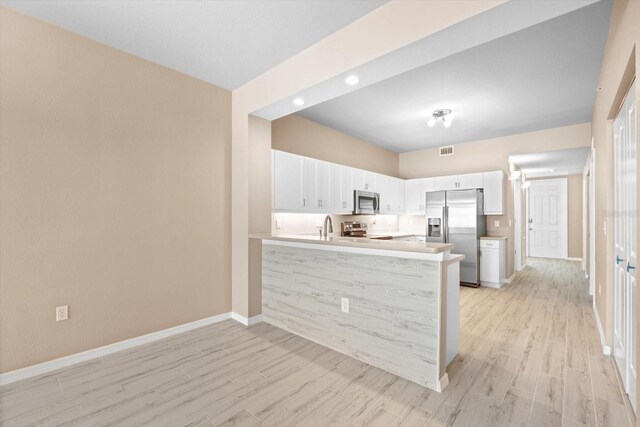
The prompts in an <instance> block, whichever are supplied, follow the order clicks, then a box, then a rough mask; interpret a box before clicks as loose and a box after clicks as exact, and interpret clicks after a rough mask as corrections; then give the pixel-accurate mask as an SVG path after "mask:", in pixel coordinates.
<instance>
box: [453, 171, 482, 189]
mask: <svg viewBox="0 0 640 427" xmlns="http://www.w3.org/2000/svg"><path fill="white" fill-rule="evenodd" d="M483 187H484V174H483V173H482V172H480V173H468V174H465V175H458V190H472V189H474V188H483Z"/></svg>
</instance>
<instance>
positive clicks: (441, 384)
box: [436, 372, 449, 393]
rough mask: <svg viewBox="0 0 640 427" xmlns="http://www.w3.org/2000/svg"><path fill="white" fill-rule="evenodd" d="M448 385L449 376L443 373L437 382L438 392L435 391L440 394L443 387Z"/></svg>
mask: <svg viewBox="0 0 640 427" xmlns="http://www.w3.org/2000/svg"><path fill="white" fill-rule="evenodd" d="M448 385H449V374H448V373H446V372H445V373H444V375H443V376H442V378H440V380H439V381H438V390H436V391H437V392H439V393H442V390H444V389H445V387H446V386H448Z"/></svg>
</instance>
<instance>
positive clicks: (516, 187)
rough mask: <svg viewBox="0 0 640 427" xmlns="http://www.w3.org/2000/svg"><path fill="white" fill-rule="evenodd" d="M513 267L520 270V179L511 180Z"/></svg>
mask: <svg viewBox="0 0 640 427" xmlns="http://www.w3.org/2000/svg"><path fill="white" fill-rule="evenodd" d="M513 242H514V245H513V246H514V258H513V268H514V269H515V270H516V271H520V270H522V253H521V252H522V180H521V179H520V178H518V179H516V180H515V181H514V182H513Z"/></svg>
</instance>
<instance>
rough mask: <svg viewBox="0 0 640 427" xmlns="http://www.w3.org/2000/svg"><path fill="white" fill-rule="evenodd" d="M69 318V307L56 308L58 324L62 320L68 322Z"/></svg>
mask: <svg viewBox="0 0 640 427" xmlns="http://www.w3.org/2000/svg"><path fill="white" fill-rule="evenodd" d="M68 318H69V306H68V305H61V306H60V307H56V322H59V321H61V320H67V319H68Z"/></svg>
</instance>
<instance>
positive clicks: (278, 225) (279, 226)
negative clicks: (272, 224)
mask: <svg viewBox="0 0 640 427" xmlns="http://www.w3.org/2000/svg"><path fill="white" fill-rule="evenodd" d="M280 228H282V220H280V219H276V230H280Z"/></svg>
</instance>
